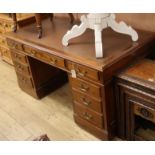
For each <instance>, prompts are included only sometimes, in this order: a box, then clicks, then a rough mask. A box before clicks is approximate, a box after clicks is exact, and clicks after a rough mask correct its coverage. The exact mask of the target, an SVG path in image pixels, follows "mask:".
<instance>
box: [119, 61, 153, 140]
mask: <svg viewBox="0 0 155 155" xmlns="http://www.w3.org/2000/svg"><path fill="white" fill-rule="evenodd" d="M116 94H117V95H116V96H117V112H118V133H119V136H120V137H121V138H123V139H127V140H155V61H153V60H150V59H142V60H140V61H138V62H135V63H133V64H132V65H130V66H129V67H128V68H127V69H125V70H124V71H122V72H121V73H120V74H118V75H117V80H116Z"/></svg>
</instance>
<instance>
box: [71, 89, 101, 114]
mask: <svg viewBox="0 0 155 155" xmlns="http://www.w3.org/2000/svg"><path fill="white" fill-rule="evenodd" d="M72 93H73V97H74V101H76V102H77V103H79V104H81V105H83V106H85V107H87V108H90V109H92V110H94V111H96V112H99V113H101V112H102V106H101V100H96V99H93V98H91V97H90V96H88V95H86V94H84V93H81V92H78V91H72Z"/></svg>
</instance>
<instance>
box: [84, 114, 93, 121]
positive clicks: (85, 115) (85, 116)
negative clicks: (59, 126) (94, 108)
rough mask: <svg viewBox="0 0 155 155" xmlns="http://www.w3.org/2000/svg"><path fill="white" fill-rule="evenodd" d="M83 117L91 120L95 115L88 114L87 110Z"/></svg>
mask: <svg viewBox="0 0 155 155" xmlns="http://www.w3.org/2000/svg"><path fill="white" fill-rule="evenodd" d="M83 117H84V119H86V120H88V121H90V120H92V119H93V116H92V115H90V114H88V113H87V112H85V113H84V114H83Z"/></svg>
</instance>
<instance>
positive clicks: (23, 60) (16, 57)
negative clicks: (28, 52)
mask: <svg viewBox="0 0 155 155" xmlns="http://www.w3.org/2000/svg"><path fill="white" fill-rule="evenodd" d="M11 56H12V59H13V60H14V61H17V62H20V63H23V64H27V59H26V56H25V55H23V54H21V53H17V52H15V51H12V52H11Z"/></svg>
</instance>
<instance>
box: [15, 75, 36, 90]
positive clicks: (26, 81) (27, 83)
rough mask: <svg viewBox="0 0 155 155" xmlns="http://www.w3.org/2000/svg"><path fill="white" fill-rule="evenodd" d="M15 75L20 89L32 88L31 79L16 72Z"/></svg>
mask: <svg viewBox="0 0 155 155" xmlns="http://www.w3.org/2000/svg"><path fill="white" fill-rule="evenodd" d="M16 74H17V78H18V82H19V85H20V86H21V87H24V88H27V89H32V88H34V86H33V82H32V79H31V77H27V76H24V75H22V74H20V73H17V72H16Z"/></svg>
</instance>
